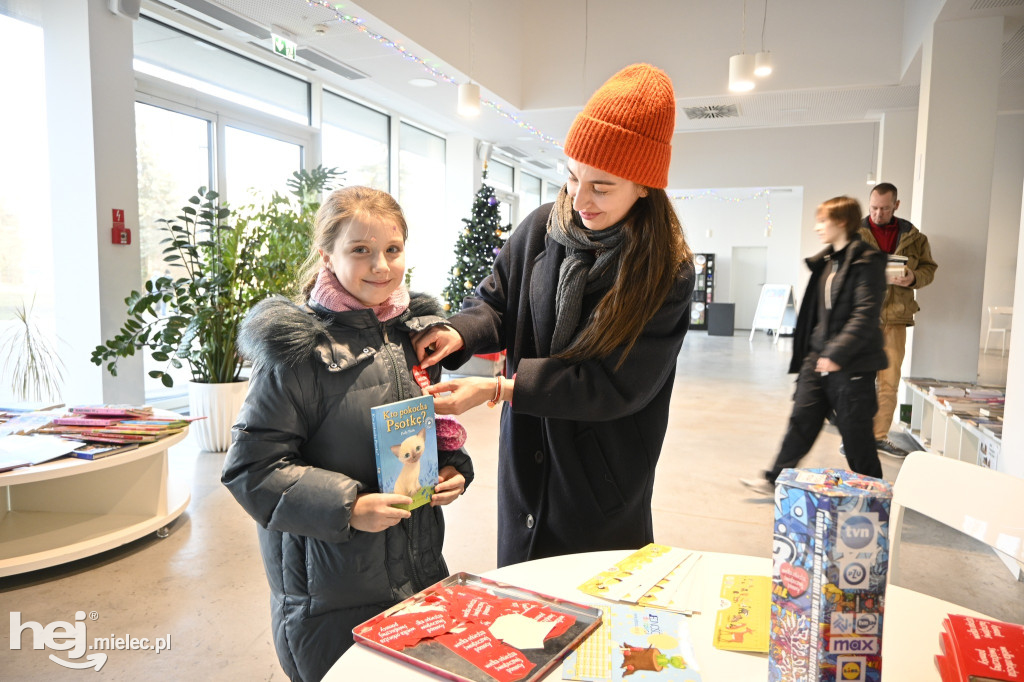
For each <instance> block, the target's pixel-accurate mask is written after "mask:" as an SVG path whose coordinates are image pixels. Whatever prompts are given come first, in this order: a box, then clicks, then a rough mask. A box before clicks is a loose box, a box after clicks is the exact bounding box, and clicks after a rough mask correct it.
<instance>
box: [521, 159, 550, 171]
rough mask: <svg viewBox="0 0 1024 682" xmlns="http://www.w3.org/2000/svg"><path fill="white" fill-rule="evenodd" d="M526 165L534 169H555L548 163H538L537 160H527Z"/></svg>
mask: <svg viewBox="0 0 1024 682" xmlns="http://www.w3.org/2000/svg"><path fill="white" fill-rule="evenodd" d="M526 163H528V164H530V165H531V166H533V167H534V168H540V169H541V170H554V169H555V167H554V166H552V165H551V164H550V163H547V162H546V161H538V160H537V159H526Z"/></svg>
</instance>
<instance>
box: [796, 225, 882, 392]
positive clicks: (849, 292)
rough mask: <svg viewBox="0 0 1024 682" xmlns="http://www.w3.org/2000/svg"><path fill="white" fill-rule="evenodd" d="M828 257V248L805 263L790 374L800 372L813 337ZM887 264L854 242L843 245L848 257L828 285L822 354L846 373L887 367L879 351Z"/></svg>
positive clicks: (871, 249) (878, 254)
mask: <svg viewBox="0 0 1024 682" xmlns="http://www.w3.org/2000/svg"><path fill="white" fill-rule="evenodd" d="M832 253H833V249H832V247H831V246H828V247H826V248H825V249H824V250H822V251H820V252H818V253H816V254H815V255H813V256H811V257H810V258H808V259H806V261H805V262H806V263H807V267H808V268H810V269H811V279H810V281H808V282H807V289H806V290H805V291H804V300H803V301H801V302H800V313H799V315H797V320H796V331H795V333H794V335H793V359H792V361H791V362H790V365H789V371H790V372H791V373H798V372H799V371H800V366H801V365H802V364H803V361H804V357H806V355H807V353H808V352H809V350H810V339H811V333H812V332H813V331H814V326H815V325H816V324H817V323H818V309H819V307H820V305H819V303H820V302H819V300H818V299H819V293H818V292H819V291H821V286H820V284H819V282H820V280H821V278H822V277H826V276H827V275H828V270H829V267H830V263H831V260H832ZM885 263H886V258H885V254H883V253H882V252H881V251H878V250H876V249H875V248H874V247H872V246H870V245H868V244H867V243H866V242H864V241H861V240H860V239H854V240H853V241H851V242H850V243H849V244H848V245H847V247H846V257H845V258H844V259H843V262H842V264H841V265H840V266H839V269H838V270H837V271H836V275H835V278H833V280H832V287H831V288H832V301H831V306H832V310H831V312H830V313H829V318H828V331H827V332H826V334H825V347H824V348H823V349H822V351H821V354H820V355H821V357H823V358H829V359H831V360H832V361H833V362H834V363H836V364H837V365H839V366H840V367H841V368H842V370H843V371H844V372H875V371H878V370H880V369H885V368H886V367H887V366H888V364H889V362H888V360H887V359H886V357H885V351H883V350H882V328H881V325H880V322H879V319H880V315H881V311H882V299H883V298H884V297H885Z"/></svg>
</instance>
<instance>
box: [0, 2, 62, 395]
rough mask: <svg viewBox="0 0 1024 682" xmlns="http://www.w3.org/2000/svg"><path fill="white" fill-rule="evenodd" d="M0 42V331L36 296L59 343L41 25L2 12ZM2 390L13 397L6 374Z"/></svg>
mask: <svg viewBox="0 0 1024 682" xmlns="http://www.w3.org/2000/svg"><path fill="white" fill-rule="evenodd" d="M0 44H2V45H3V46H4V49H3V51H2V52H0V93H3V99H4V106H0V159H2V160H3V161H2V162H0V244H2V245H3V248H0V335H6V333H7V331H8V330H10V329H11V327H12V326H13V325H14V324H15V322H14V321H13V318H14V311H15V309H16V308H18V307H20V306H21V305H22V304H24V305H26V306H32V305H33V300H34V301H35V304H34V306H33V310H32V318H31V319H32V320H33V321H34V322H35V324H36V325H37V326H38V327H39V328H40V331H42V332H43V333H44V335H46V337H47V338H48V340H49V342H50V345H51V346H54V347H57V341H56V337H55V336H54V312H53V297H54V293H53V239H52V235H51V232H50V182H49V177H50V165H49V154H48V145H47V130H46V93H45V72H44V68H43V31H42V29H40V28H39V27H38V26H34V25H32V24H29V23H26V22H24V21H18V20H17V19H12V18H10V17H7V16H5V15H3V14H0ZM0 362H2V358H0ZM0 397H2V398H3V399H4V400H5V401H9V400H10V399H11V398H12V396H9V395H8V383H7V382H6V381H5V382H2V384H0Z"/></svg>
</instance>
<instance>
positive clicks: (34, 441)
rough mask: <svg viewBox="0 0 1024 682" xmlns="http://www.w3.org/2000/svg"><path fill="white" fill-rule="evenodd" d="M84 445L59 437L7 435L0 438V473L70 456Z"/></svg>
mask: <svg viewBox="0 0 1024 682" xmlns="http://www.w3.org/2000/svg"><path fill="white" fill-rule="evenodd" d="M82 445H85V443H83V442H81V441H71V440H65V439H64V438H60V437H59V436H46V435H32V436H22V435H16V434H12V435H7V436H3V437H2V438H0V472H4V471H10V470H11V469H19V468H21V467H27V466H35V465H36V464H43V463H44V462H49V461H50V460H54V459H57V458H59V457H64V456H65V455H70V454H71V452H72V450H74V449H75V448H76V447H80V446H82Z"/></svg>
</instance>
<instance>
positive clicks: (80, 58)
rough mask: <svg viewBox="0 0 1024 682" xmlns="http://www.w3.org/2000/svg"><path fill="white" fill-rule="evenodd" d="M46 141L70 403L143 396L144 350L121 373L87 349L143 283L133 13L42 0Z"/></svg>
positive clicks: (111, 330) (108, 331)
mask: <svg viewBox="0 0 1024 682" xmlns="http://www.w3.org/2000/svg"><path fill="white" fill-rule="evenodd" d="M41 7H42V20H43V34H44V44H45V60H46V110H47V127H48V129H49V145H50V182H51V204H52V216H53V244H54V249H53V250H54V287H55V299H56V310H55V313H56V321H57V335H58V336H59V337H60V338H61V339H62V340H63V341H64V342H66V344H67V346H69V347H70V349H71V350H70V355H69V356H68V357H65V358H64V361H65V364H66V366H67V370H68V374H67V382H66V384H65V391H64V395H63V397H64V400H65V402H67V403H68V404H82V403H93V402H111V403H120V402H125V403H138V404H141V403H142V402H143V399H144V398H143V385H142V360H141V358H140V357H139V356H136V357H134V358H124V359H122V360H121V362H120V363H119V369H118V376H117V377H116V378H115V377H111V376H110V374H109V373H108V372H107V371H106V370H103V369H101V368H99V367H97V366H96V365H93V364H92V363H91V362H90V361H89V358H90V356H91V355H92V350H93V348H95V347H96V346H97V345H98V344H100V343H103V342H104V341H105V340H106V339H109V338H111V337H113V336H114V334H115V333H116V331H117V329H119V328H120V326H121V324H123V322H124V320H125V312H126V311H125V305H124V298H125V297H126V296H127V295H128V293H129V292H130V291H131V290H132V289H138V288H139V287H140V281H141V275H140V273H139V246H138V213H139V211H138V188H137V171H136V161H135V109H134V101H135V77H134V72H133V68H132V59H133V53H134V48H133V45H132V27H133V24H132V22H131V20H129V19H127V18H125V17H122V16H118V15H115V14H113V13H111V12H110V11H109V10H108V9H107V1H106V0H86V1H85V2H83V1H82V0H47V1H46V2H44V3H41ZM113 209H121V210H123V211H124V216H125V226H126V227H129V228H130V229H131V230H132V244H131V245H130V246H115V245H113V244H112V243H111V226H112V215H111V212H112V210H113Z"/></svg>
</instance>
